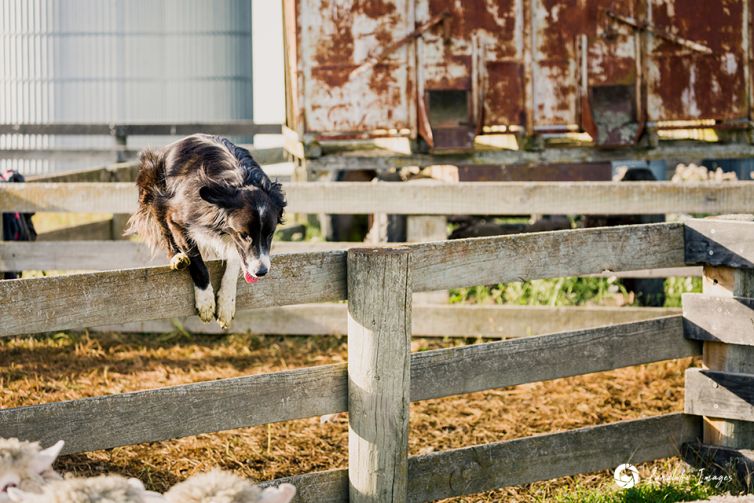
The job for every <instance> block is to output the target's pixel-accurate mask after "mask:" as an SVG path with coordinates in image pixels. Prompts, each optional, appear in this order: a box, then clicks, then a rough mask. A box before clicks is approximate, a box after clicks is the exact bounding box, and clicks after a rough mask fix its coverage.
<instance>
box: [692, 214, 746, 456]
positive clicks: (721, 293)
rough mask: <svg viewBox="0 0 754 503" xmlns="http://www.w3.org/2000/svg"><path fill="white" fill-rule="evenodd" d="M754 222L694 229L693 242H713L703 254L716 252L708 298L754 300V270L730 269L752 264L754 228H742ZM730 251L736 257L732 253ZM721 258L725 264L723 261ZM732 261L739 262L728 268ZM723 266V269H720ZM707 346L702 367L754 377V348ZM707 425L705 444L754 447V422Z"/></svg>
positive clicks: (705, 280)
mask: <svg viewBox="0 0 754 503" xmlns="http://www.w3.org/2000/svg"><path fill="white" fill-rule="evenodd" d="M726 220H732V221H730V222H727V221H726ZM752 220H754V217H752V215H735V216H731V215H725V216H721V217H719V219H718V218H715V219H710V221H709V222H708V223H705V222H696V226H695V227H691V229H693V230H694V231H695V232H697V234H696V235H692V236H691V240H692V242H693V239H694V238H696V237H701V238H702V242H703V240H704V239H707V238H709V241H710V242H711V243H712V245H710V248H709V249H707V250H705V249H704V248H702V252H704V251H707V255H708V256H709V252H710V251H711V252H712V255H711V257H712V259H711V265H705V266H704V272H703V276H702V285H703V291H704V293H705V294H709V295H714V296H717V297H745V298H751V297H754V269H751V268H746V269H741V268H733V267H730V266H736V267H738V266H740V265H744V264H745V263H746V262H747V261H751V255H752V253H751V248H752V246H751V244H752V243H751V238H752V230H753V229H754V228H752V227H751V226H741V225H740V224H743V223H746V222H747V221H749V222H751V221H752ZM693 224H694V223H693V222H692V225H693ZM731 229H738V230H739V231H745V234H743V233H742V234H740V235H738V236H734V235H732V233H731ZM687 241H689V239H688V236H687ZM747 250H748V251H747ZM718 251H719V252H720V253H718ZM730 251H732V252H733V253H729V252H730ZM716 257H718V258H716ZM719 257H722V258H723V259H725V260H722V261H721V260H720V259H719ZM736 257H738V258H736ZM731 258H733V259H734V260H736V261H737V262H734V263H731V264H726V262H727V261H728V259H731ZM720 263H722V264H723V265H718V264H720ZM703 344H704V349H703V355H702V363H703V365H704V367H706V368H707V369H709V370H711V371H717V372H728V373H734V374H738V373H749V374H753V373H754V346H748V345H739V344H725V343H724V342H717V341H704V343H703ZM703 424H704V435H703V442H704V443H706V444H710V445H719V446H723V447H731V448H742V447H744V448H746V447H750V446H751V445H754V421H741V420H727V419H721V418H719V417H717V416H715V415H712V416H707V417H705V418H704V423H703Z"/></svg>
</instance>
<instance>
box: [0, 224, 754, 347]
mask: <svg viewBox="0 0 754 503" xmlns="http://www.w3.org/2000/svg"><path fill="white" fill-rule="evenodd" d="M408 246H409V247H410V248H411V252H412V257H413V262H412V263H413V264H414V265H413V273H412V278H413V280H412V289H413V291H414V292H423V291H434V290H439V289H449V288H459V287H468V286H474V285H480V284H492V283H502V282H507V281H520V280H528V279H540V278H555V277H563V276H579V275H586V274H594V273H600V272H604V271H633V270H637V269H652V268H666V267H681V266H684V265H685V262H684V226H683V224H676V223H671V224H650V225H636V226H624V227H608V228H593V229H579V230H567V231H552V232H542V233H532V234H522V235H511V236H497V237H492V238H472V239H463V240H455V241H443V242H437V243H419V244H413V245H408ZM753 254H754V252H753ZM345 258H346V252H344V251H330V252H316V253H307V254H290V255H279V256H276V257H273V267H272V268H271V273H270V275H268V276H267V277H265V279H264V280H262V281H260V282H258V283H256V284H253V285H248V284H245V283H240V284H239V287H238V297H237V305H238V309H239V310H243V309H248V308H251V307H271V306H276V305H277V306H282V305H290V304H305V303H311V302H330V301H338V300H344V299H345V298H346V284H345V281H346V279H345V278H346V267H345ZM220 267H221V264H219V263H217V262H214V263H210V272H211V276H212V278H214V279H215V280H217V279H218V276H219V274H218V273H219V271H220ZM0 298H2V299H7V301H5V303H4V307H3V309H4V313H5V316H4V318H5V320H4V322H3V323H2V324H0V337H3V336H8V335H18V334H28V333H35V332H43V331H50V330H65V329H69V328H80V327H82V326H96V325H103V324H107V323H111V322H112V320H113V319H118V320H120V321H121V322H124V323H125V322H133V321H145V320H153V319H162V318H166V317H170V316H173V317H175V316H189V315H192V314H194V299H193V290H192V283H191V279H190V277H189V275H188V274H187V273H180V272H176V271H171V270H169V269H168V268H167V267H151V268H143V269H126V270H122V271H108V272H99V273H88V274H75V275H70V276H56V277H50V278H32V279H23V280H13V281H0ZM122 306H129V309H128V310H125V311H124V310H123V309H122ZM29 313H41V315H34V316H30V314H29ZM6 320H7V321H6Z"/></svg>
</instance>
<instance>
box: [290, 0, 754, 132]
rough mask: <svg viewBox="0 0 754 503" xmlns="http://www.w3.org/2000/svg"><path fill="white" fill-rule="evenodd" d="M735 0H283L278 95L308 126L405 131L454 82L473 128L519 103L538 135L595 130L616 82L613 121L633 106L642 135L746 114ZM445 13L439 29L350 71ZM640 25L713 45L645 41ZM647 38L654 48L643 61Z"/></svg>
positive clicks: (517, 119) (514, 120)
mask: <svg viewBox="0 0 754 503" xmlns="http://www.w3.org/2000/svg"><path fill="white" fill-rule="evenodd" d="M743 1H750V2H751V1H752V0H718V1H716V2H699V1H698V0H652V1H651V2H648V1H638V0H631V1H625V2H615V1H614V0H286V2H289V3H290V2H293V3H294V4H295V6H296V7H295V15H296V23H295V30H292V29H286V36H287V37H293V36H294V35H295V37H296V40H295V43H294V44H291V46H292V47H295V48H296V49H295V50H293V51H289V52H287V53H286V57H287V58H296V59H298V61H296V62H295V63H293V62H288V64H287V66H286V68H287V69H288V71H289V72H291V73H292V74H293V73H298V75H295V76H294V77H296V78H291V79H290V80H289V84H288V85H289V86H294V84H292V83H293V82H295V83H296V85H297V86H298V87H300V89H298V90H297V92H296V93H295V94H294V95H293V98H292V99H291V100H290V102H289V106H292V107H297V108H298V109H300V110H298V109H297V110H296V111H295V112H293V113H291V112H289V117H296V118H299V117H300V118H301V119H300V120H299V123H304V124H306V128H307V130H310V131H309V132H312V133H315V134H318V133H326V134H328V135H331V136H338V137H348V136H349V135H351V134H353V135H354V137H363V136H364V134H370V133H369V131H376V130H384V129H401V128H410V129H411V130H412V134H413V135H416V134H417V132H418V130H419V129H422V127H423V129H424V130H425V132H426V130H427V128H428V125H427V124H423V125H421V124H420V121H421V116H422V114H421V107H420V104H419V101H420V100H423V99H424V96H425V95H426V92H427V91H432V90H464V91H468V92H469V96H470V108H469V110H470V111H471V112H470V117H469V120H470V121H472V122H475V124H474V127H475V128H476V129H477V130H481V129H482V127H494V126H511V125H516V126H523V125H528V124H529V123H528V122H527V111H528V113H529V117H531V120H532V123H531V124H532V126H533V127H534V128H535V129H539V130H548V128H550V129H551V130H558V128H561V129H560V130H562V128H564V127H567V128H574V127H579V126H580V127H582V128H586V129H588V130H589V131H590V132H592V133H595V132H596V129H597V128H596V126H595V123H594V121H593V120H592V119H593V117H592V115H593V114H599V113H600V112H599V111H597V110H595V111H593V110H592V107H591V106H590V97H592V96H594V92H595V90H597V91H598V92H603V91H604V90H606V89H624V90H625V92H623V91H621V92H622V95H623V96H624V98H623V99H622V100H623V101H622V102H621V104H620V107H622V108H621V110H623V111H624V112H622V117H624V118H628V119H630V116H631V114H634V115H635V116H636V125H637V127H638V128H639V129H638V130H639V131H640V130H641V129H640V128H641V127H642V124H643V121H644V120H645V119H647V120H682V119H698V118H713V119H719V120H729V119H737V118H744V117H747V116H748V104H747V89H746V83H745V82H744V80H745V77H744V62H745V57H746V56H745V55H744V51H745V49H744V47H745V45H744V41H743V39H742V26H743V16H744V4H743ZM291 10H294V9H289V11H291ZM446 11H447V12H450V16H449V17H448V19H447V20H446V21H445V22H444V23H442V24H440V25H433V27H432V28H431V29H428V30H427V31H426V32H422V34H421V36H419V37H418V38H417V39H416V40H411V41H410V42H409V43H407V44H406V45H405V46H401V47H400V48H399V49H397V50H395V51H394V52H392V51H391V53H390V54H389V55H388V56H386V57H385V59H384V60H380V61H379V63H378V64H375V65H374V67H373V68H369V69H368V70H366V71H363V72H361V73H362V74H358V75H357V76H354V73H353V72H354V70H355V69H356V68H359V67H360V65H361V64H362V63H363V62H364V61H366V60H368V58H370V57H372V56H374V55H375V54H379V53H380V52H381V50H383V49H384V48H386V47H389V46H390V45H391V44H394V43H395V42H396V41H397V40H400V39H401V38H402V37H405V36H406V35H407V34H410V33H411V32H412V31H413V30H415V29H416V27H417V26H420V25H421V24H422V23H426V22H427V20H429V19H432V18H433V16H437V15H438V14H440V13H442V12H446ZM608 11H612V12H614V13H615V14H617V15H619V16H622V17H623V18H626V19H631V20H635V24H634V25H630V24H626V23H625V22H619V21H617V20H616V19H615V18H613V17H611V16H608V15H607V12H608ZM645 22H648V23H651V26H653V27H656V28H657V29H658V30H662V31H664V32H666V33H668V34H672V35H673V36H675V37H678V38H679V39H686V40H690V41H693V42H697V43H699V44H703V45H704V46H706V47H709V48H710V49H711V50H712V52H713V53H712V54H711V55H706V54H702V53H698V52H694V51H693V49H690V48H689V47H684V46H682V45H680V44H678V43H674V42H672V41H668V40H666V39H664V38H662V37H659V36H650V35H649V34H648V33H647V32H642V30H644V29H645V28H644V27H645V26H647V25H645V24H644V23H645ZM644 38H646V39H647V40H651V43H649V46H648V47H649V53H648V54H646V55H645V61H646V64H645V65H643V66H642V64H641V61H637V58H638V54H637V50H638V48H639V46H640V45H641V40H643V39H644ZM302 44H303V45H304V47H302ZM416 65H418V68H415V66H416ZM527 75H530V77H526V76H527ZM640 79H641V80H642V82H638V80H640ZM527 83H530V84H528V85H530V86H531V87H530V89H531V90H530V92H528V91H527ZM632 90H633V91H632ZM297 96H301V99H295V98H296V97H297ZM631 96H633V98H631ZM629 99H633V100H635V102H632V103H628V102H627V101H626V100H629ZM471 105H473V106H471ZM628 105H631V106H633V107H634V109H633V110H634V111H631V110H632V109H631V108H630V107H629V106H628ZM429 112H431V111H429ZM629 112H630V113H629ZM429 115H430V116H431V115H432V114H431V113H429ZM628 119H627V120H628ZM616 120H617V119H616ZM621 120H623V119H621ZM420 126H421V127H420ZM429 126H431V124H430V125H429ZM631 127H634V126H633V125H632V126H631ZM616 131H617V129H616ZM621 141H622V140H621Z"/></svg>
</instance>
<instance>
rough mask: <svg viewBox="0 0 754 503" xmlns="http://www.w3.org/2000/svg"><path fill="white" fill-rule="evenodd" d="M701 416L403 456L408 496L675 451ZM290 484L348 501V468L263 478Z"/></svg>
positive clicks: (302, 501)
mask: <svg viewBox="0 0 754 503" xmlns="http://www.w3.org/2000/svg"><path fill="white" fill-rule="evenodd" d="M701 429H702V421H701V418H698V417H693V416H687V415H684V414H666V415H662V416H657V417H651V418H646V419H636V420H632V421H621V422H618V423H611V424H605V425H599V426H589V427H586V428H579V429H576V430H571V431H566V432H562V433H551V434H544V435H536V436H532V437H525V438H520V439H516V440H508V441H504V442H497V443H492V444H484V445H474V446H471V447H463V448H460V449H452V450H448V451H442V452H436V453H432V454H427V455H424V456H416V457H411V458H409V460H408V480H409V487H408V501H410V502H422V501H432V500H438V499H444V498H451V497H453V496H463V495H465V494H473V493H478V492H482V491H488V490H491V489H496V488H500V487H507V486H514V485H521V484H529V483H532V482H537V481H540V480H549V479H554V478H557V477H565V476H568V475H577V474H579V473H588V472H595V471H598V470H605V469H613V468H615V467H616V466H618V465H620V464H623V463H626V462H628V461H630V462H631V463H635V464H638V463H642V462H646V461H652V460H655V459H660V458H667V457H670V456H677V455H679V454H680V452H681V449H682V446H683V445H684V444H686V443H689V442H694V441H696V439H698V438H699V436H700V435H701ZM284 482H288V483H291V484H293V485H295V486H296V493H297V494H296V499H295V500H294V501H296V502H297V503H318V502H320V501H328V502H332V503H347V502H348V470H345V469H343V470H330V471H326V472H314V473H307V474H304V475H297V476H294V477H286V478H282V479H278V480H273V481H269V482H264V483H262V484H261V485H262V486H263V487H268V486H276V485H278V484H281V483H284Z"/></svg>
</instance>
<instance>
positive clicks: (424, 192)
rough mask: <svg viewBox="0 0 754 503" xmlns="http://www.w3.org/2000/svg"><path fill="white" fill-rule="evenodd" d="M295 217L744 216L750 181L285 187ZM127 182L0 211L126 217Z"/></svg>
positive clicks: (35, 190) (33, 192)
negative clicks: (95, 213) (319, 214)
mask: <svg viewBox="0 0 754 503" xmlns="http://www.w3.org/2000/svg"><path fill="white" fill-rule="evenodd" d="M284 189H285V191H286V194H287V197H288V201H289V205H288V210H289V211H291V212H295V213H330V214H368V213H389V214H404V215H414V214H423V215H455V214H458V215H521V214H532V213H536V214H611V215H614V214H657V213H736V212H747V211H750V210H751V208H752V204H754V183H752V182H724V183H714V184H710V183H684V184H676V183H671V182H632V183H619V182H485V183H473V182H463V183H456V184H448V183H438V184H426V185H425V184H408V183H390V182H382V183H358V182H311V183H287V184H285V187H284ZM137 200H138V199H137V190H136V187H135V186H134V184H132V183H105V184H100V183H75V182H73V183H65V184H55V183H35V184H5V185H0V211H28V212H30V211H64V212H66V211H67V212H86V213H91V212H104V213H133V212H134V211H135V210H136V205H137Z"/></svg>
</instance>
